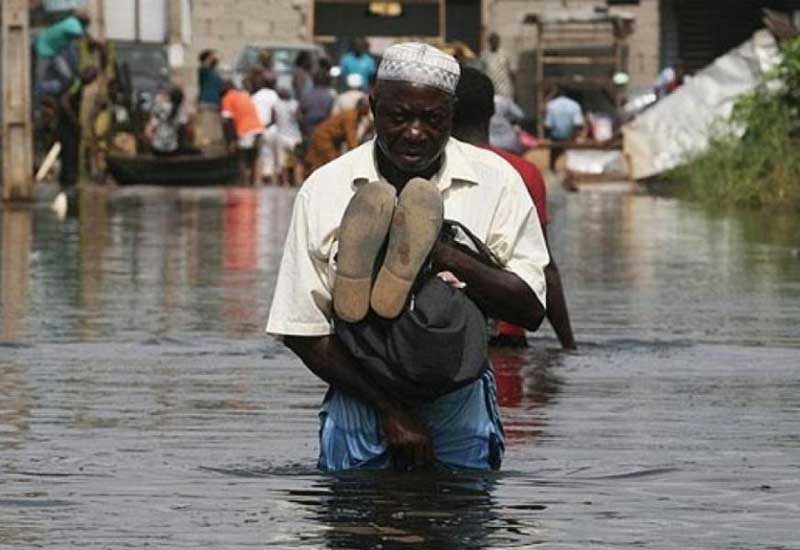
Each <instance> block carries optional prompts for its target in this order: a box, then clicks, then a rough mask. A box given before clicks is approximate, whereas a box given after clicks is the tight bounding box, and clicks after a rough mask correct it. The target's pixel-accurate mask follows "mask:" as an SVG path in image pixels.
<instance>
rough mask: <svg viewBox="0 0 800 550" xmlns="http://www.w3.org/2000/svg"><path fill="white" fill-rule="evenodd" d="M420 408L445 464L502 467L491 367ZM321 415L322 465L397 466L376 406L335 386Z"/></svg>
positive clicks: (333, 467)
mask: <svg viewBox="0 0 800 550" xmlns="http://www.w3.org/2000/svg"><path fill="white" fill-rule="evenodd" d="M417 413H418V415H419V418H420V419H421V420H422V421H423V422H425V424H426V425H427V426H428V427H429V428H430V430H431V433H432V434H433V450H434V455H435V457H436V461H437V462H438V463H439V465H441V466H444V467H447V468H458V469H461V468H463V469H473V470H499V469H500V463H501V462H502V460H503V453H504V451H505V439H504V434H503V425H502V423H501V421H500V413H499V410H498V406H497V387H496V385H495V381H494V374H493V373H492V370H491V369H486V372H485V373H484V374H483V375H482V376H481V378H480V379H479V380H477V381H475V382H473V383H472V384H470V385H468V386H465V387H463V388H461V389H459V390H456V391H454V392H452V393H449V394H447V395H445V396H443V397H440V398H439V399H437V400H436V401H433V402H431V403H425V404H422V405H420V406H419V408H418V409H417ZM319 419H320V430H319V440H320V453H319V467H320V469H322V470H325V471H341V470H350V469H354V468H373V469H390V468H393V467H395V465H394V464H393V461H392V457H391V456H390V453H389V451H388V450H387V447H386V442H385V441H384V438H383V430H382V428H381V423H380V419H379V416H378V414H377V412H375V410H373V409H372V408H370V407H368V406H367V405H364V404H363V403H362V402H360V401H358V400H356V399H354V398H352V397H349V396H347V395H346V394H344V393H342V392H337V391H334V390H331V391H329V392H328V395H327V396H326V398H325V402H324V403H323V404H322V409H321V410H320V413H319Z"/></svg>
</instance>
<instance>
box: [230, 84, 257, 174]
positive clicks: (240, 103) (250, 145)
mask: <svg viewBox="0 0 800 550" xmlns="http://www.w3.org/2000/svg"><path fill="white" fill-rule="evenodd" d="M220 111H221V112H222V117H223V118H224V119H225V121H226V124H225V134H226V136H229V141H230V142H233V141H234V138H233V136H234V135H235V136H236V137H235V140H236V146H237V149H238V151H239V165H240V167H241V169H242V178H243V179H244V181H246V182H248V183H250V184H251V185H256V184H257V183H258V181H259V179H260V177H261V169H260V167H259V162H258V161H259V154H258V153H259V151H260V149H261V134H262V133H263V132H264V125H263V124H262V123H261V119H260V118H259V116H258V110H257V109H256V104H255V103H254V102H253V99H252V98H251V97H250V94H248V93H247V92H245V91H242V90H238V89H236V86H235V85H234V84H233V82H232V81H230V80H226V81H225V82H223V83H222V103H221V104H220Z"/></svg>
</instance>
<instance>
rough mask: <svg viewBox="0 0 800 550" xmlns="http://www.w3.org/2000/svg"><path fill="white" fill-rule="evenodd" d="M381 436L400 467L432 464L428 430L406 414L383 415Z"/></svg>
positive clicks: (431, 444)
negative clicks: (382, 435) (384, 438)
mask: <svg viewBox="0 0 800 550" xmlns="http://www.w3.org/2000/svg"><path fill="white" fill-rule="evenodd" d="M383 434H384V436H385V437H386V443H387V444H388V446H389V448H390V450H391V452H393V453H395V456H396V457H397V458H398V459H399V460H398V461H399V462H400V464H401V465H402V466H414V467H422V466H427V465H430V464H433V461H434V456H433V439H432V437H431V433H430V430H428V428H427V427H426V426H425V425H423V424H422V423H421V422H420V421H419V420H417V419H416V418H414V417H413V416H411V415H410V414H408V413H406V412H400V411H393V412H391V413H384V414H383Z"/></svg>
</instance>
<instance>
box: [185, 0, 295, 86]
mask: <svg viewBox="0 0 800 550" xmlns="http://www.w3.org/2000/svg"><path fill="white" fill-rule="evenodd" d="M307 6H308V2H307V1H306V0H194V1H193V2H192V41H191V44H190V45H189V47H188V48H187V49H186V56H185V66H184V69H183V70H182V71H181V72H183V73H184V77H183V78H182V79H181V80H183V85H184V86H185V87H186V89H187V91H188V92H189V93H188V94H187V97H194V95H195V94H196V91H195V90H196V85H197V83H196V77H195V75H196V72H197V56H198V55H199V53H200V52H201V51H202V50H204V49H207V48H208V49H215V50H217V51H219V53H220V59H221V65H232V64H233V63H234V62H235V59H236V56H237V54H238V52H239V51H240V50H241V49H242V47H243V46H244V45H246V44H249V43H254V42H267V41H303V40H306V37H307V36H308V33H307V29H306V24H307V21H306V12H307Z"/></svg>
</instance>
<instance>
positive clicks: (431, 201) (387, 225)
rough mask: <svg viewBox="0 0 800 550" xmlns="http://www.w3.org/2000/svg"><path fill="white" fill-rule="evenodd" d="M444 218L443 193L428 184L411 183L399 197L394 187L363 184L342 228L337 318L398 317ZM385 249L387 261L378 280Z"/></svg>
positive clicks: (336, 287)
mask: <svg viewBox="0 0 800 550" xmlns="http://www.w3.org/2000/svg"><path fill="white" fill-rule="evenodd" d="M443 220H444V203H443V201H442V196H441V193H440V192H439V190H438V189H437V188H436V186H435V185H434V184H433V183H431V182H430V181H428V180H425V179H423V178H413V179H411V180H410V181H409V182H408V183H406V185H405V187H404V188H403V190H402V191H401V193H400V194H399V196H398V195H397V191H396V189H395V188H394V187H393V186H392V185H389V184H388V183H384V182H370V183H366V184H364V185H362V186H361V187H360V188H359V189H358V191H357V192H356V194H355V195H354V196H353V198H352V199H351V201H350V203H349V204H348V205H347V208H346V209H345V212H344V217H343V218H342V223H341V225H340V227H339V251H338V255H337V273H336V279H335V281H334V285H333V308H334V311H335V312H336V315H337V316H338V317H339V318H340V319H341V320H343V321H346V322H349V323H357V322H359V321H361V320H362V319H364V317H366V315H367V313H368V312H369V310H370V308H371V309H372V310H373V311H374V312H375V313H376V314H378V315H379V316H381V317H383V318H385V319H395V318H396V317H398V316H399V315H400V314H401V313H402V312H403V308H404V307H405V305H406V303H407V301H408V296H409V293H410V292H411V289H412V287H413V286H414V283H415V281H416V278H417V274H418V273H419V272H420V269H421V268H422V267H423V265H425V263H426V261H427V258H428V256H429V254H430V252H431V250H432V249H433V246H434V244H435V243H436V240H437V239H438V237H439V233H440V231H441V229H442V223H443ZM387 235H388V243H387V242H386V241H387ZM384 245H385V246H386V249H385V255H384V257H383V262H382V264H381V266H380V270H379V271H378V274H377V276H375V277H373V274H374V273H375V267H376V266H375V264H376V262H377V261H378V258H379V256H380V255H381V252H382V251H383V248H384Z"/></svg>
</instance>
